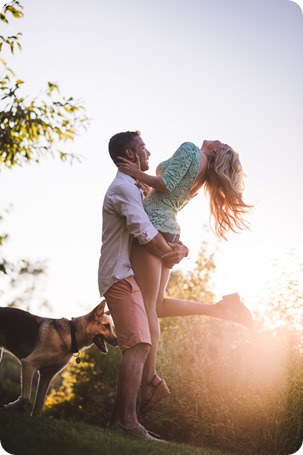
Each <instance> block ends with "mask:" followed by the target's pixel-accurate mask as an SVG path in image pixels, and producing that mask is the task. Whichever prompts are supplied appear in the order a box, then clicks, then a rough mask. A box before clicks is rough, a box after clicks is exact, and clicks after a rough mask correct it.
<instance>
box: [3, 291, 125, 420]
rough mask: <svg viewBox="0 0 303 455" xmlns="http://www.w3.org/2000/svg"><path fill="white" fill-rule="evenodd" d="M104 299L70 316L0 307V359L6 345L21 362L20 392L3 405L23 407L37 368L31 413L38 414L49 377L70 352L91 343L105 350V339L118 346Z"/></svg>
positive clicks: (67, 357) (66, 358)
mask: <svg viewBox="0 0 303 455" xmlns="http://www.w3.org/2000/svg"><path fill="white" fill-rule="evenodd" d="M105 303H106V302H105V300H103V301H102V302H101V303H100V304H99V305H98V306H97V307H96V308H95V309H94V310H93V311H91V312H90V313H88V314H86V315H84V316H81V317H76V318H72V319H71V320H68V319H65V318H62V319H50V318H43V317H40V316H35V315H33V314H31V313H28V312H27V311H23V310H19V309H17V308H2V307H0V361H1V358H2V354H3V349H5V350H7V351H9V352H10V353H11V354H13V355H14V356H15V357H17V359H19V361H20V362H21V396H20V397H19V398H18V399H17V400H16V401H13V402H11V403H8V404H7V405H5V406H4V408H3V409H4V410H24V408H25V407H26V406H27V405H28V403H29V401H30V398H31V392H32V381H33V376H34V373H35V372H36V371H38V372H39V382H38V387H37V393H36V398H35V403H34V407H33V411H32V415H35V416H39V415H40V414H41V412H42V408H43V404H44V401H45V396H46V394H47V391H48V388H49V384H50V382H51V380H52V379H53V377H54V376H55V375H56V374H57V373H59V371H61V370H62V369H63V368H64V367H65V366H66V365H67V364H68V363H69V361H70V359H71V357H72V355H73V354H76V353H79V351H80V350H81V349H83V348H88V347H90V346H91V345H92V344H95V345H96V346H97V347H98V348H99V349H100V351H101V352H104V353H106V352H107V351H108V348H107V345H106V343H105V342H107V343H109V344H111V345H112V346H117V337H116V335H115V333H114V327H113V321H112V318H111V316H110V315H109V314H108V312H104V307H105ZM77 360H78V359H77Z"/></svg>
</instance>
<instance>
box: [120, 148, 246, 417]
mask: <svg viewBox="0 0 303 455" xmlns="http://www.w3.org/2000/svg"><path fill="white" fill-rule="evenodd" d="M120 160H121V164H119V165H118V167H119V170H120V171H122V172H124V173H126V174H128V175H131V176H132V177H134V178H135V179H137V180H138V182H140V183H143V184H145V185H148V186H149V187H152V188H153V190H152V191H151V192H150V193H149V194H148V195H147V196H146V198H145V200H144V208H145V210H146V212H147V214H148V216H149V218H150V220H151V222H152V223H153V225H154V226H155V227H156V228H157V229H158V231H159V232H161V233H162V234H163V235H164V237H165V238H166V240H167V241H168V242H171V243H178V242H179V239H180V226H179V224H178V222H177V213H178V212H179V211H180V210H181V209H182V208H183V207H184V206H185V205H186V204H187V203H188V202H189V201H190V199H192V198H193V197H194V196H196V195H197V193H198V192H199V190H200V189H201V188H202V187H204V188H205V191H206V193H207V194H208V197H209V202H210V213H211V218H212V220H213V224H214V231H215V234H216V235H217V237H218V238H219V239H225V240H226V236H227V233H228V232H229V231H233V232H237V231H238V230H243V229H246V228H247V223H246V221H245V214H246V213H247V212H248V211H249V209H250V208H251V206H249V205H247V204H246V203H244V201H243V199H242V191H243V188H244V184H243V179H244V172H243V169H242V166H241V163H240V159H239V155H238V153H237V152H235V151H234V150H233V149H232V148H231V147H229V146H228V145H227V144H223V143H221V142H220V141H218V140H216V141H206V140H205V141H204V142H203V144H202V147H201V149H199V147H197V146H196V145H194V144H192V143H190V142H185V143H183V144H182V145H181V146H180V147H179V148H178V150H177V151H176V152H175V153H174V155H173V156H172V157H171V158H169V159H168V160H166V161H164V162H162V163H160V164H159V165H158V167H157V171H156V172H157V175H156V176H151V175H148V174H146V173H144V172H142V171H141V170H140V169H139V166H138V160H137V163H132V162H130V161H128V160H127V159H125V158H120ZM132 266H133V269H134V272H135V276H136V280H137V282H138V284H139V286H140V289H141V291H142V294H143V298H144V303H145V307H146V311H147V314H148V318H149V324H150V331H151V337H152V347H151V349H150V352H149V356H148V358H147V361H146V364H145V367H144V371H143V377H142V391H141V411H142V412H143V413H147V412H149V411H150V410H151V409H152V408H153V407H154V406H155V404H157V403H158V401H160V400H161V399H162V398H164V397H165V396H167V395H169V393H170V392H169V390H168V387H167V385H166V383H165V381H164V380H162V379H161V378H160V377H159V376H158V375H157V374H156V356H157V349H158V342H159V336H160V329H159V322H158V317H160V318H161V317H168V316H187V315H197V314H202V315H209V316H215V317H219V318H222V319H226V320H232V321H236V322H239V323H241V324H244V325H246V326H251V324H252V317H251V314H250V312H249V310H248V309H247V308H246V307H245V306H244V305H243V303H242V302H241V300H240V297H239V295H238V294H232V295H229V296H225V297H223V300H221V301H219V302H218V303H216V304H215V305H208V304H203V303H197V302H192V301H186V300H182V299H172V298H165V289H166V286H167V283H168V280H169V273H170V269H169V268H168V267H167V266H166V265H165V261H162V260H161V259H160V258H158V257H156V256H153V255H152V254H150V253H149V252H148V251H147V250H146V249H144V247H142V246H140V245H139V244H138V243H134V245H133V248H132Z"/></svg>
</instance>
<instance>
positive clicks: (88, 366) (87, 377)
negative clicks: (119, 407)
mask: <svg viewBox="0 0 303 455" xmlns="http://www.w3.org/2000/svg"><path fill="white" fill-rule="evenodd" d="M120 357H121V353H120V350H119V349H117V348H116V349H115V348H109V353H108V354H106V355H103V354H101V353H100V351H99V350H98V349H97V348H96V347H92V348H91V349H89V350H88V351H85V352H84V353H82V354H81V362H80V364H77V363H76V362H73V361H71V362H70V364H69V366H68V367H67V368H66V369H65V370H64V372H63V373H62V383H61V385H60V386H59V388H57V390H56V389H53V390H52V392H51V393H50V395H49V396H48V397H47V401H46V413H47V414H49V415H52V416H54V417H59V416H60V417H64V418H73V419H76V420H83V421H85V422H88V423H98V424H100V425H103V426H106V424H107V422H108V420H109V418H110V414H111V411H112V407H113V403H114V398H115V395H116V382H117V377H118V368H119V363H120Z"/></svg>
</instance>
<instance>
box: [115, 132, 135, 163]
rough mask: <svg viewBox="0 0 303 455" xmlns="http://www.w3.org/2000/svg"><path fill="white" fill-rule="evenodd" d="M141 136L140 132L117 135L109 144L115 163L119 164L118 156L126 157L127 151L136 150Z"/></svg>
mask: <svg viewBox="0 0 303 455" xmlns="http://www.w3.org/2000/svg"><path fill="white" fill-rule="evenodd" d="M140 135H141V133H140V131H126V132H124V133H118V134H115V135H114V136H113V137H112V138H111V139H110V141H109V143H108V150H109V154H110V156H111V159H112V160H113V162H114V163H115V164H116V163H119V160H117V158H118V156H125V151H126V149H131V150H134V149H135V147H136V140H137V137H139V136H140Z"/></svg>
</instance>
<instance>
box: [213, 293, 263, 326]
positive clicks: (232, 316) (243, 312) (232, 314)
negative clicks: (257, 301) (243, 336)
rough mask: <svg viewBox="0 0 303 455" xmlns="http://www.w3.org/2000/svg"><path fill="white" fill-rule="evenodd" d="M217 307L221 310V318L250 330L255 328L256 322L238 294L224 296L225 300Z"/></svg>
mask: <svg viewBox="0 0 303 455" xmlns="http://www.w3.org/2000/svg"><path fill="white" fill-rule="evenodd" d="M216 305H217V307H218V309H219V310H220V316H219V317H220V318H222V319H225V320H227V321H233V322H237V323H238V324H242V325H245V326H246V327H247V328H249V329H251V328H252V327H253V324H254V320H253V317H252V315H251V312H250V311H249V309H248V308H246V306H245V305H244V303H243V302H242V300H241V299H240V296H239V294H238V293H235V294H228V295H224V296H223V300H221V301H220V302H218V303H217V304H216Z"/></svg>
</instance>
